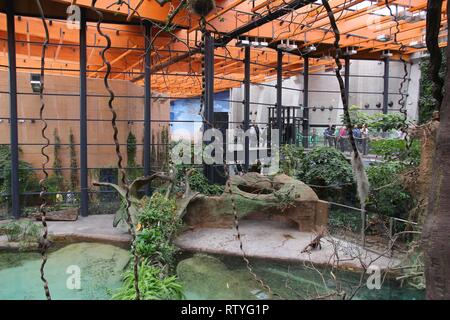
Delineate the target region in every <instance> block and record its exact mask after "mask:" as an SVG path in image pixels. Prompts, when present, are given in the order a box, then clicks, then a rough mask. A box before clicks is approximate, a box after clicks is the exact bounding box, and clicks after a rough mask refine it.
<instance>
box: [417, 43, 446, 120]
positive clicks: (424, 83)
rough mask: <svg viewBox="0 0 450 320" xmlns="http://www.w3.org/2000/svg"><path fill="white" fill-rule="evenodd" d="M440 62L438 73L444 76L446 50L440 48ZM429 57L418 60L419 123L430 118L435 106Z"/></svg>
mask: <svg viewBox="0 0 450 320" xmlns="http://www.w3.org/2000/svg"><path fill="white" fill-rule="evenodd" d="M441 53H442V63H441V68H440V70H441V71H440V75H441V77H442V78H445V74H446V72H447V64H446V61H447V60H446V52H445V49H444V48H442V49H441ZM429 70H430V57H426V58H423V59H422V60H421V62H420V71H421V78H420V94H419V123H425V122H427V121H428V120H430V119H431V115H432V113H433V111H434V110H435V108H436V101H435V100H434V98H433V82H432V80H431V75H430V72H429Z"/></svg>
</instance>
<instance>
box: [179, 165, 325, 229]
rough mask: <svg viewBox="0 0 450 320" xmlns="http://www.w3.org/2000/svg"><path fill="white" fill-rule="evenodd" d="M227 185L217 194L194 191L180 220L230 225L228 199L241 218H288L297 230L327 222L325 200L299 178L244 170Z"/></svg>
mask: <svg viewBox="0 0 450 320" xmlns="http://www.w3.org/2000/svg"><path fill="white" fill-rule="evenodd" d="M230 179H231V180H230V188H231V193H230V189H229V187H228V184H227V188H226V189H225V191H224V193H223V194H222V195H220V196H205V195H201V194H199V195H196V196H195V197H194V198H193V199H192V200H191V201H190V202H189V204H188V206H187V208H186V214H185V215H184V221H185V223H186V224H187V225H189V226H192V227H213V228H214V227H231V226H233V223H234V214H233V206H232V199H231V195H232V197H233V200H234V201H235V203H236V208H237V215H238V217H239V218H240V219H242V218H261V217H264V218H269V219H276V220H280V219H281V220H288V221H289V220H290V221H293V222H295V223H296V224H297V226H298V228H299V230H300V231H313V230H315V229H316V227H318V226H321V225H326V224H327V223H328V203H327V202H324V201H321V200H319V198H318V197H317V195H316V194H315V192H314V191H313V190H312V189H311V188H310V187H308V186H307V185H306V184H304V183H303V182H301V181H298V180H296V179H293V178H291V177H289V176H287V175H284V174H279V175H275V176H270V177H268V176H263V175H260V174H258V173H254V172H251V173H247V174H245V175H243V176H232V177H231V178H230Z"/></svg>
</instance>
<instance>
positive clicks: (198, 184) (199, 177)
mask: <svg viewBox="0 0 450 320" xmlns="http://www.w3.org/2000/svg"><path fill="white" fill-rule="evenodd" d="M179 172H180V174H181V173H182V172H183V171H179ZM180 179H181V176H179V180H180ZM189 186H190V187H191V189H192V190H194V191H197V192H200V193H203V194H205V195H208V196H217V195H221V194H222V193H223V191H224V187H223V186H221V185H218V184H210V183H209V182H208V179H206V177H205V176H204V174H203V173H201V172H200V171H199V170H197V169H193V170H192V171H191V174H190V176H189Z"/></svg>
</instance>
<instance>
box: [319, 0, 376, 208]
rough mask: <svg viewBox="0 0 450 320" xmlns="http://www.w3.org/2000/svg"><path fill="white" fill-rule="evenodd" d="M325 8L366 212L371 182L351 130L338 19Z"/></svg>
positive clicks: (354, 162) (354, 171)
mask: <svg viewBox="0 0 450 320" xmlns="http://www.w3.org/2000/svg"><path fill="white" fill-rule="evenodd" d="M322 4H323V6H324V7H325V10H326V11H327V14H328V18H329V20H330V25H331V28H332V29H333V32H334V38H335V41H334V48H335V50H336V52H335V59H334V60H335V62H336V65H337V68H336V78H337V80H338V82H339V88H340V92H341V99H342V105H343V109H344V123H345V124H346V126H347V128H349V130H348V136H349V141H350V145H351V147H352V150H353V153H352V167H353V174H354V176H355V179H356V185H357V189H358V196H359V200H360V203H361V209H362V210H363V211H364V208H365V202H366V200H367V197H368V195H369V188H370V186H369V181H368V178H367V175H366V172H365V171H364V164H363V162H362V158H361V155H360V154H359V151H358V148H357V146H356V140H355V137H354V136H353V131H352V130H351V128H353V125H352V121H351V118H350V112H349V106H348V101H347V96H346V94H345V90H346V89H345V83H344V79H342V75H341V70H342V63H341V60H340V58H341V56H342V49H341V47H340V43H339V42H340V39H341V36H340V31H339V28H338V26H337V23H336V18H335V17H334V13H333V10H332V9H331V7H330V4H329V3H328V0H323V1H322Z"/></svg>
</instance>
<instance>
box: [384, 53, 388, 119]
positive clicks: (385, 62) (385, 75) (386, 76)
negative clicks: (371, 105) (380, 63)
mask: <svg viewBox="0 0 450 320" xmlns="http://www.w3.org/2000/svg"><path fill="white" fill-rule="evenodd" d="M383 80H384V89H383V113H384V114H386V113H388V104H389V57H386V58H384V75H383Z"/></svg>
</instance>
